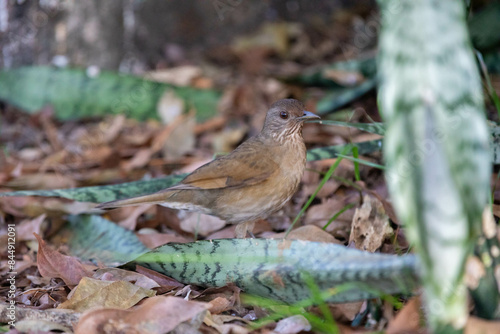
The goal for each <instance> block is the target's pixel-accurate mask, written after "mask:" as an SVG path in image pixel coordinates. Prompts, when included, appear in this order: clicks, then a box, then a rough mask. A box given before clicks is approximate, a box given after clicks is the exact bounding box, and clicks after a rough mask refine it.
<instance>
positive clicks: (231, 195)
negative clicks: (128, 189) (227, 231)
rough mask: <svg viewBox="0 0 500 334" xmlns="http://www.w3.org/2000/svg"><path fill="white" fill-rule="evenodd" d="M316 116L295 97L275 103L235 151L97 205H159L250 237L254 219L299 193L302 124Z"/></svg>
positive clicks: (302, 164) (303, 157) (303, 150)
mask: <svg viewBox="0 0 500 334" xmlns="http://www.w3.org/2000/svg"><path fill="white" fill-rule="evenodd" d="M314 118H320V117H319V116H317V115H315V114H313V113H311V112H309V111H305V110H304V105H303V104H302V103H301V102H299V101H297V100H293V99H286V100H279V101H277V102H275V103H274V104H273V105H272V106H271V108H270V109H269V111H268V112H267V115H266V120H265V122H264V127H263V128H262V131H261V132H260V133H259V134H258V135H257V136H255V137H252V138H250V139H248V140H246V141H245V142H243V143H242V144H241V145H240V146H238V147H237V148H236V149H235V150H234V151H233V152H231V153H230V154H228V155H224V156H221V157H219V158H217V159H215V160H213V161H211V162H209V163H207V164H205V165H203V166H201V167H200V168H198V169H196V170H195V171H194V172H192V173H191V174H189V175H188V176H186V177H185V178H184V179H183V180H182V181H181V182H180V183H179V184H177V185H175V186H173V187H170V188H166V189H163V190H160V191H159V192H156V193H153V194H150V195H144V196H139V197H134V198H129V199H123V200H116V201H111V202H106V203H102V204H99V205H98V206H97V208H99V209H111V208H117V207H123V206H130V205H139V204H146V203H147V204H153V203H156V204H161V205H163V206H166V207H169V208H173V209H183V210H189V211H196V212H201V213H205V214H209V215H213V216H217V217H219V218H221V219H223V220H225V221H226V222H227V223H230V224H240V225H238V226H237V229H236V236H237V237H238V238H244V237H245V236H246V233H247V231H249V232H250V233H251V230H252V229H253V225H254V224H255V221H257V220H259V219H263V218H266V217H267V216H269V215H270V214H272V213H274V212H276V211H278V210H279V209H280V208H282V207H283V205H285V203H286V202H287V201H288V200H289V199H290V198H291V197H292V195H293V194H294V193H295V192H296V191H297V188H298V186H299V183H300V180H301V178H302V174H303V173H304V169H305V165H306V147H305V145H304V140H303V138H302V126H303V124H304V123H303V122H304V121H306V120H309V119H314Z"/></svg>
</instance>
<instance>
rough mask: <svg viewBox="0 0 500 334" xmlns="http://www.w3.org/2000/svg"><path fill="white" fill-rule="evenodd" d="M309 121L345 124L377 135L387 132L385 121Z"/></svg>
mask: <svg viewBox="0 0 500 334" xmlns="http://www.w3.org/2000/svg"><path fill="white" fill-rule="evenodd" d="M308 123H319V124H322V125H335V126H344V127H348V128H354V129H358V130H361V131H366V132H370V133H374V134H377V135H381V136H383V135H384V134H385V126H384V123H376V122H375V123H349V122H340V121H332V120H318V121H316V120H314V121H309V122H308Z"/></svg>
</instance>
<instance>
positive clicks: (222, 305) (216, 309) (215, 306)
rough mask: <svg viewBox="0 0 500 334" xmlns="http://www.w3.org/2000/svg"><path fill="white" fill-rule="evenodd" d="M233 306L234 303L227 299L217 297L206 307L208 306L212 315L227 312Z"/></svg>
mask: <svg viewBox="0 0 500 334" xmlns="http://www.w3.org/2000/svg"><path fill="white" fill-rule="evenodd" d="M233 304H234V302H231V301H230V300H229V299H227V298H224V297H217V298H215V299H213V300H211V301H210V302H209V303H208V305H209V306H210V307H209V309H208V310H209V311H210V313H212V314H219V313H222V312H224V311H227V310H229V309H230V308H231V307H232V306H233Z"/></svg>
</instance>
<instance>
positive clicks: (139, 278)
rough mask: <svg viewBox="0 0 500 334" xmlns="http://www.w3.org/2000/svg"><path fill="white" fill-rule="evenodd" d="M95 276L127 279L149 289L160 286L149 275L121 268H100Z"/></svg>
mask: <svg viewBox="0 0 500 334" xmlns="http://www.w3.org/2000/svg"><path fill="white" fill-rule="evenodd" d="M94 278H95V279H100V280H102V281H126V282H130V283H133V284H134V285H137V286H140V287H141V288H144V289H148V290H149V289H152V288H157V287H159V286H160V285H159V284H158V283H156V282H155V281H154V280H152V279H151V278H149V277H147V276H144V275H142V274H139V273H136V272H133V271H129V270H124V269H119V268H104V269H98V270H97V271H96V272H95V273H94Z"/></svg>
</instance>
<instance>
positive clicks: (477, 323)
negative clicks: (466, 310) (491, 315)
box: [464, 316, 500, 334]
mask: <svg viewBox="0 0 500 334" xmlns="http://www.w3.org/2000/svg"><path fill="white" fill-rule="evenodd" d="M498 333H500V321H498V320H497V321H494V320H486V319H480V318H477V317H474V316H470V317H469V319H468V320H467V324H466V325H465V330H464V334H498Z"/></svg>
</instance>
